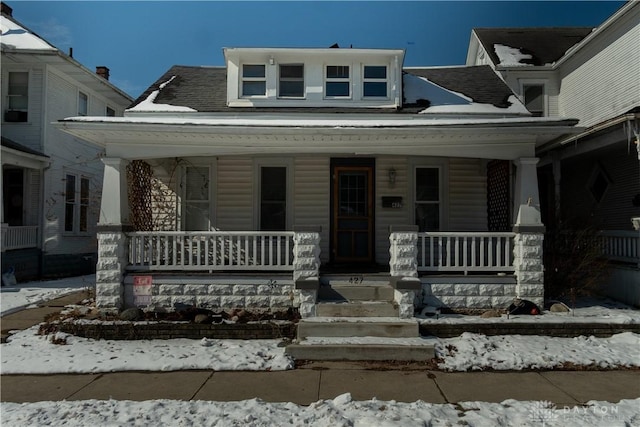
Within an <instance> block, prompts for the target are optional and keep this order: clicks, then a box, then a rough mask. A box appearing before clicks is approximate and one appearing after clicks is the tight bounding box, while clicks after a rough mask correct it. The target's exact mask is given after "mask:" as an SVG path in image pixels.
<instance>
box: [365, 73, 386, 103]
mask: <svg viewBox="0 0 640 427" xmlns="http://www.w3.org/2000/svg"><path fill="white" fill-rule="evenodd" d="M362 94H363V96H364V97H365V98H386V97H387V67H386V66H384V65H365V66H364V79H363V89H362Z"/></svg>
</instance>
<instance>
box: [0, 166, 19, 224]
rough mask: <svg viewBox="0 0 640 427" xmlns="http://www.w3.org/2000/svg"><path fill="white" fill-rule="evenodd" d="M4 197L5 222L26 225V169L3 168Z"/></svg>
mask: <svg viewBox="0 0 640 427" xmlns="http://www.w3.org/2000/svg"><path fill="white" fill-rule="evenodd" d="M2 197H3V200H2V201H3V206H2V208H3V209H4V222H6V223H8V224H9V225H10V226H21V225H24V218H23V216H24V169H18V168H15V169H14V168H9V167H5V168H3V170H2Z"/></svg>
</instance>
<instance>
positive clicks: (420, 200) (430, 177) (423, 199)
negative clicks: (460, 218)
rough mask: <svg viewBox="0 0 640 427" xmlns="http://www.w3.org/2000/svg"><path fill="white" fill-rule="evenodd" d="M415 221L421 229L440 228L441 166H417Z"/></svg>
mask: <svg viewBox="0 0 640 427" xmlns="http://www.w3.org/2000/svg"><path fill="white" fill-rule="evenodd" d="M414 188H415V190H414V193H415V194H414V205H415V223H416V225H417V226H418V229H419V231H437V230H439V229H440V205H441V194H440V168H438V167H417V168H416V169H415V186H414Z"/></svg>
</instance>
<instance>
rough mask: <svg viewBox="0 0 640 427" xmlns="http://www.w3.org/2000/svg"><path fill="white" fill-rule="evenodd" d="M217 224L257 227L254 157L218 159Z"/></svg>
mask: <svg viewBox="0 0 640 427" xmlns="http://www.w3.org/2000/svg"><path fill="white" fill-rule="evenodd" d="M217 169H218V177H217V180H216V186H217V195H218V196H217V200H218V202H217V203H216V218H217V221H216V227H217V228H219V229H221V230H229V231H232V230H233V231H247V230H254V229H255V224H254V219H253V210H254V199H253V160H252V158H250V157H221V158H219V159H218V168H217Z"/></svg>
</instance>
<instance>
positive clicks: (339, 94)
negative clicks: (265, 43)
mask: <svg viewBox="0 0 640 427" xmlns="http://www.w3.org/2000/svg"><path fill="white" fill-rule="evenodd" d="M223 52H224V57H225V63H226V67H227V105H228V106H229V107H294V108H299V107H302V108H303V107H340V108H349V107H352V108H393V109H396V108H400V107H401V106H402V64H403V61H404V50H400V49H353V48H349V49H340V48H328V49H321V48H313V49H300V48H224V49H223Z"/></svg>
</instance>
